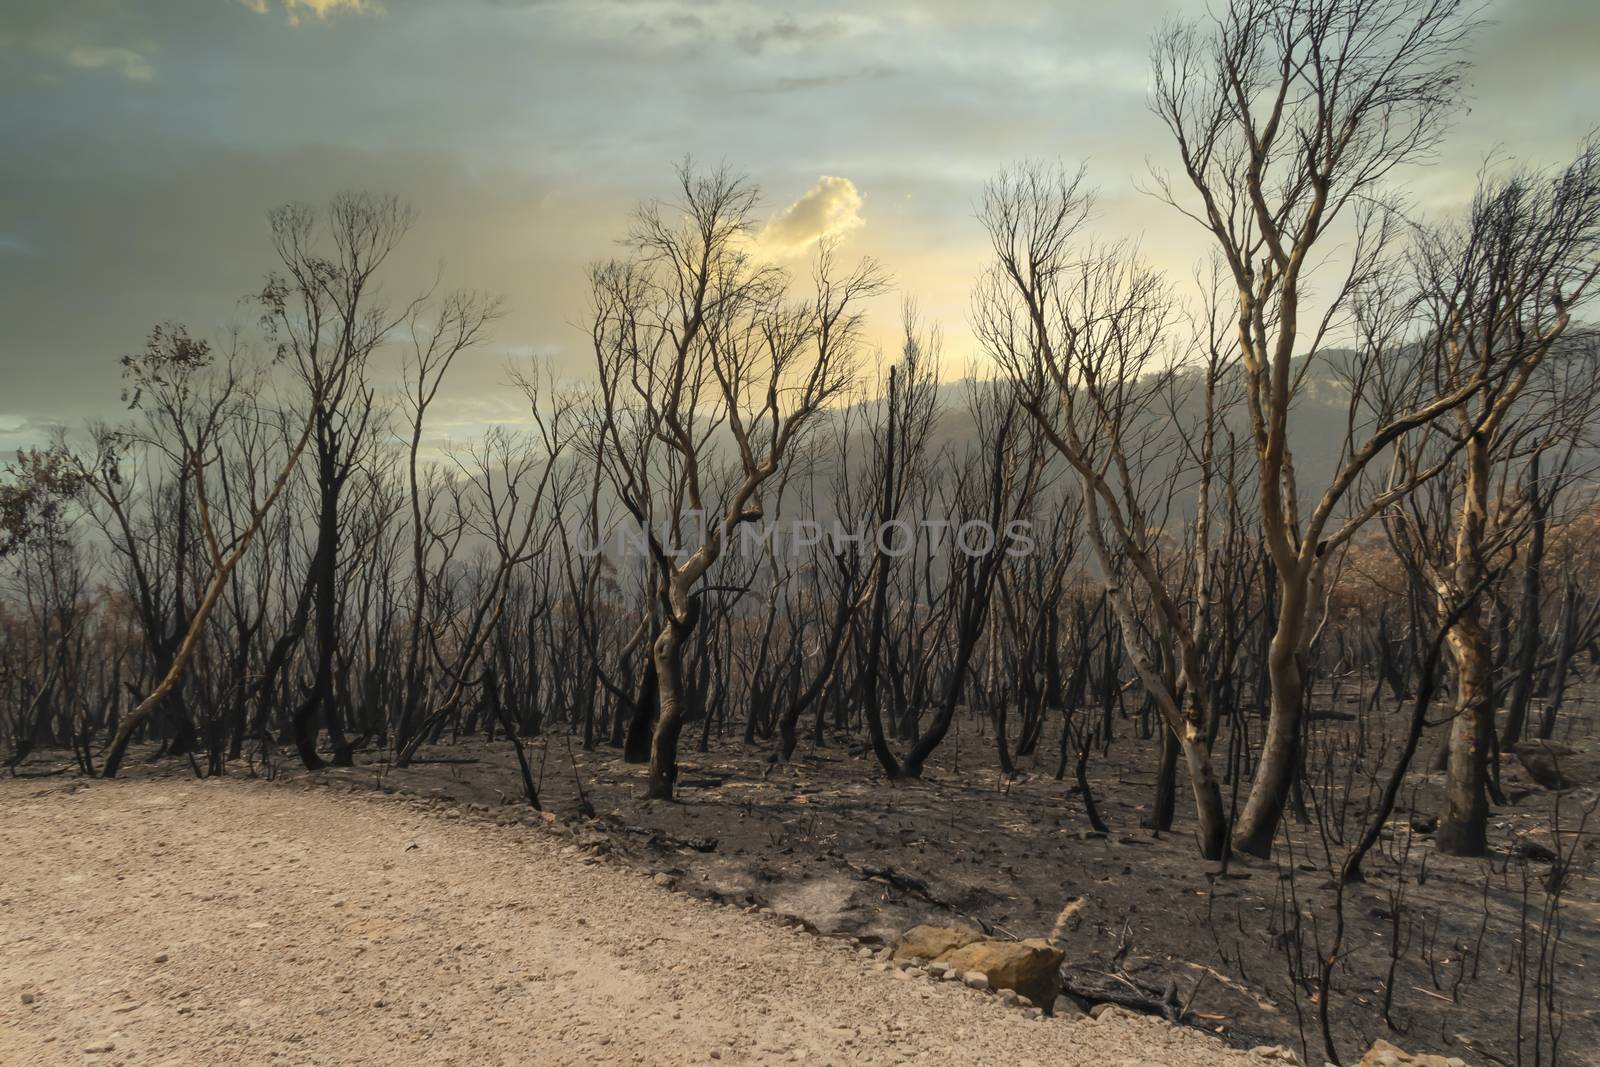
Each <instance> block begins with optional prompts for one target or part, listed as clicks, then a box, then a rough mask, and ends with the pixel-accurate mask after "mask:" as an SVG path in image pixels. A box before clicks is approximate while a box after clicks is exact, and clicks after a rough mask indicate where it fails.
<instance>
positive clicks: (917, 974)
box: [905, 967, 928, 978]
mask: <svg viewBox="0 0 1600 1067" xmlns="http://www.w3.org/2000/svg"><path fill="white" fill-rule="evenodd" d="M927 973H928V972H927V971H925V970H923V969H922V968H921V967H907V968H906V969H905V976H906V977H907V978H921V977H923V976H924V975H926V974H927Z"/></svg>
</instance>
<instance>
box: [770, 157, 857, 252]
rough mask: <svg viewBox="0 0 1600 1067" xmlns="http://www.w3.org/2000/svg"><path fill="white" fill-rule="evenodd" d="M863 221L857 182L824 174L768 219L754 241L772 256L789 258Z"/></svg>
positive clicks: (843, 233)
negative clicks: (802, 193)
mask: <svg viewBox="0 0 1600 1067" xmlns="http://www.w3.org/2000/svg"><path fill="white" fill-rule="evenodd" d="M865 222H866V220H865V219H863V218H862V217H861V191H860V190H859V189H857V188H856V183H855V182H853V181H851V180H850V179H849V178H835V177H831V176H829V175H823V176H822V177H821V178H819V179H817V184H815V185H813V186H812V187H811V188H810V189H808V190H806V192H805V194H804V195H803V196H801V197H800V199H798V200H796V201H795V202H794V203H792V204H790V205H789V206H788V207H786V208H784V209H783V210H782V211H780V212H778V213H777V214H776V215H774V216H772V218H770V219H768V220H767V224H766V225H765V226H763V227H762V228H761V232H760V233H759V234H757V235H756V243H757V244H759V245H760V247H761V249H762V251H763V252H765V253H767V254H768V255H770V256H772V257H773V258H774V259H789V258H792V257H794V256H797V255H799V254H801V253H802V252H804V251H806V250H807V249H809V248H811V247H812V246H813V245H815V244H816V243H817V242H818V241H822V240H828V239H832V238H838V237H843V236H845V235H846V234H848V233H851V232H853V231H855V230H858V229H860V228H861V227H862V226H863V225H864V224H865Z"/></svg>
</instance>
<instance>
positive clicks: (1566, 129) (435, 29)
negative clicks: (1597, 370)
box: [0, 0, 1600, 456]
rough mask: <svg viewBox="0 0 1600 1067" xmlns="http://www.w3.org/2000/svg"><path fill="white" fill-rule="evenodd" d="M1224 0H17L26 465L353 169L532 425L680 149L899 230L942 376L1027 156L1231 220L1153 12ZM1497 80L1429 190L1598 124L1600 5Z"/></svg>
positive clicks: (784, 254) (11, 291) (4, 207)
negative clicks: (1183, 104) (33, 450)
mask: <svg viewBox="0 0 1600 1067" xmlns="http://www.w3.org/2000/svg"><path fill="white" fill-rule="evenodd" d="M1203 11H1204V3H1203V0H1122V2H1121V3H1106V2H1105V0H988V2H985V3H974V2H971V0H808V2H805V3H787V4H782V3H767V2H764V0H739V2H736V0H449V2H446V0H381V2H380V0H4V2H3V3H0V101H3V106H0V456H4V455H7V454H9V452H10V451H11V449H13V448H16V447H20V446H22V445H25V444H29V443H35V442H38V441H40V440H42V438H43V437H44V435H45V434H46V433H47V431H48V428H49V427H50V426H52V425H56V424H62V423H64V424H67V425H76V424H80V423H81V422H82V421H83V420H85V419H87V418H95V417H106V416H113V417H114V416H115V415H116V414H117V413H118V412H119V410H120V405H119V402H118V396H119V392H120V385H121V383H120V381H119V378H118V373H117V369H116V360H117V357H118V356H119V355H121V354H123V353H126V352H131V351H135V350H137V349H138V348H139V347H140V346H141V344H142V343H143V339H144V337H145V336H146V334H147V333H148V331H149V329H150V328H151V326H153V325H154V324H156V323H158V322H163V321H180V322H184V323H187V324H188V325H189V326H190V328H191V330H192V331H193V332H195V333H197V334H202V335H210V334H215V333H218V332H220V331H222V330H224V329H226V328H228V327H229V326H230V325H234V324H249V323H250V322H252V321H253V320H254V315H253V314H252V312H251V311H250V309H249V305H248V303H247V302H245V301H244V298H245V297H247V296H248V295H249V294H250V293H252V292H256V291H259V289H260V285H261V281H262V279H263V277H264V276H265V274H266V273H267V271H269V270H270V269H271V268H272V266H273V259H272V253H271V250H270V247H269V245H268V241H267V227H266V215H267V212H268V211H269V210H270V209H271V208H273V207H274V206H277V205H279V204H282V203H286V202H289V201H309V202H318V201H323V200H326V199H327V197H329V196H330V195H332V194H333V193H335V192H337V191H339V190H342V189H364V190H372V191H376V192H385V193H395V194H398V195H399V196H401V197H402V198H404V199H406V200H408V201H409V202H410V203H411V204H412V205H413V206H414V207H415V208H416V209H417V211H418V213H419V221H418V223H417V225H416V227H415V228H414V230H413V231H412V233H411V234H410V236H409V237H408V238H407V240H406V242H405V244H404V245H403V246H402V248H401V251H400V253H399V254H398V256H397V258H396V260H395V261H394V269H393V270H392V271H391V272H390V274H389V276H388V279H387V281H386V287H387V290H388V291H389V292H390V293H392V294H394V295H396V296H401V295H405V294H407V293H409V292H411V291H413V290H415V289H416V288H418V287H420V286H424V285H426V284H427V283H428V282H429V281H430V280H431V279H432V278H434V277H435V275H436V273H437V272H438V271H439V270H440V269H441V265H442V270H443V277H444V280H445V284H446V285H447V286H449V287H458V286H460V287H469V288H478V289H483V290H487V291H490V292H493V293H496V294H501V295H503V297H504V299H505V303H506V308H507V314H506V315H505V317H504V318H503V319H502V320H500V321H499V322H498V323H497V325H496V328H495V331H494V335H493V339H492V342H491V343H490V344H488V345H486V346H485V347H484V348H483V349H482V350H480V351H478V352H476V353H474V354H473V355H472V356H471V357H470V359H467V360H465V361H464V362H463V363H462V364H461V365H460V366H459V367H458V370H457V372H456V374H455V377H454V379H453V380H452V382H451V385H450V389H449V391H448V395H447V396H445V397H443V398H442V400H441V403H440V406H439V412H440V417H441V418H442V419H443V421H444V423H445V425H446V426H447V427H459V428H463V429H465V428H467V427H471V426H475V425H482V424H484V423H486V422H491V421H496V420H499V419H502V418H508V417H513V408H512V406H511V404H512V402H511V401H510V400H509V398H508V392H507V390H505V389H504V388H502V387H501V386H500V383H501V381H502V380H503V376H504V366H505V363H506V361H507V359H521V358H525V357H527V356H530V355H537V356H539V357H542V358H545V359H547V360H548V362H549V364H550V366H551V367H552V368H554V369H555V370H556V372H557V373H558V374H561V375H563V376H579V375H581V374H583V373H584V372H585V370H586V360H587V359H588V358H589V357H588V354H587V352H586V350H585V348H584V334H583V332H582V328H581V326H580V324H579V320H580V319H581V317H582V315H583V310H584V306H585V292H584V272H585V268H586V266H587V265H588V264H590V263H592V262H594V261H597V260H601V259H605V258H607V257H609V256H612V255H615V254H617V253H618V252H619V251H620V249H619V246H618V243H617V242H618V239H619V238H620V237H622V236H623V234H624V232H625V230H626V226H627V220H628V215H629V212H630V211H631V210H632V209H633V207H634V206H635V205H636V204H637V203H638V202H639V201H640V200H641V199H643V198H647V197H654V196H665V195H669V194H670V193H671V191H672V184H673V165H674V163H675V162H676V161H678V160H680V159H681V158H683V157H684V156H685V155H688V156H692V157H693V158H695V159H696V160H698V161H701V162H704V163H707V164H717V163H725V164H726V165H728V166H729V167H731V168H733V169H734V170H736V171H740V172H744V173H747V174H748V175H749V176H750V177H751V179H752V180H753V181H754V182H756V183H757V184H758V185H759V186H760V188H761V190H762V212H763V219H764V222H763V229H762V232H761V237H762V240H763V242H764V243H765V245H766V246H767V247H768V249H769V250H770V251H771V253H772V254H773V255H774V256H777V257H779V258H783V259H785V260H787V261H792V262H793V263H795V264H796V265H797V266H798V267H800V268H802V269H803V267H804V264H805V257H806V256H807V254H808V253H809V251H810V250H812V249H813V248H814V246H815V242H816V240H817V239H818V238H819V237H820V236H823V235H829V236H831V237H834V238H837V239H838V240H839V241H840V254H841V256H844V257H846V258H851V257H854V256H858V255H870V256H873V257H874V258H876V259H877V260H879V261H880V262H881V263H882V264H883V265H884V267H886V268H887V269H888V270H889V272H890V273H891V274H892V275H893V278H894V281H895V291H894V292H893V293H892V294H890V295H888V296H885V297H884V298H882V299H880V301H879V303H878V305H877V306H875V307H874V308H873V309H872V311H873V317H874V322H875V324H876V326H875V332H874V334H873V336H874V338H875V339H877V340H879V341H881V342H882V343H884V344H891V343H892V336H893V331H894V329H895V327H896V323H897V320H898V315H899V311H898V302H899V301H900V300H901V299H903V298H907V297H910V298H914V299H915V300H916V301H917V303H918V306H919V308H920V310H921V311H922V313H923V314H924V315H925V316H926V317H928V318H929V319H932V320H935V321H937V322H938V323H939V324H940V325H941V327H942V329H943V331H944V335H945V342H946V343H945V347H946V352H945V361H946V366H947V368H956V369H959V368H961V367H962V366H965V365H967V363H968V362H969V361H970V360H973V359H975V358H977V346H976V344H975V342H974V341H973V339H972V336H971V332H970V329H969V328H968V325H967V315H968V305H969V294H970V291H971V287H972V283H973V281H974V279H975V278H976V276H977V275H978V273H979V271H980V270H981V269H982V267H983V265H984V249H985V242H984V237H983V233H982V231H981V229H980V228H979V226H978V224H977V222H976V220H975V217H974V205H975V203H976V201H977V198H978V196H979V194H980V192H981V189H982V186H983V183H984V182H985V180H986V179H988V178H989V177H991V176H993V175H994V174H995V173H996V172H997V171H998V170H1000V169H1001V168H1002V167H1004V166H1006V165H1007V164H1009V163H1014V162H1017V161H1020V160H1025V159H1048V160H1054V159H1059V160H1061V161H1063V162H1065V163H1066V164H1068V165H1069V166H1074V167H1075V166H1077V165H1079V164H1080V163H1083V164H1086V165H1087V166H1088V170H1089V176H1090V180H1091V182H1092V183H1093V184H1095V185H1096V186H1098V187H1099V189H1100V211H1099V217H1098V220H1097V226H1099V227H1101V228H1103V229H1105V230H1107V231H1110V232H1115V233H1118V234H1121V235H1127V236H1130V237H1135V238H1138V239H1139V240H1140V241H1141V243H1142V246H1143V248H1144V250H1145V252H1146V253H1147V254H1148V255H1149V256H1150V257H1151V258H1153V259H1154V260H1155V261H1156V262H1158V263H1159V264H1161V265H1162V266H1164V267H1166V268H1167V269H1169V270H1171V271H1173V272H1174V273H1175V274H1177V275H1183V276H1186V275H1187V274H1188V272H1189V270H1190V269H1191V266H1192V265H1193V264H1194V263H1195V262H1196V261H1197V260H1198V259H1199V258H1200V257H1201V256H1202V255H1204V253H1205V248H1206V246H1205V243H1204V240H1203V235H1202V234H1201V233H1200V232H1199V231H1198V229H1197V228H1196V227H1195V226H1194V224H1192V223H1190V222H1187V221H1186V220H1184V219H1182V218H1181V217H1180V216H1178V215H1177V214H1176V213H1175V212H1174V211H1172V209H1170V208H1168V207H1166V206H1164V205H1162V204H1160V203H1159V202H1157V201H1156V200H1154V199H1153V198H1151V197H1150V196H1148V195H1146V194H1144V193H1142V192H1141V191H1140V189H1139V185H1140V180H1141V179H1142V178H1144V177H1145V176H1146V175H1148V173H1149V167H1150V165H1151V164H1155V165H1157V166H1170V165H1171V164H1172V162H1173V159H1174V152H1173V149H1172V146H1171V144H1170V141H1169V140H1168V139H1167V138H1166V137H1165V136H1164V131H1163V130H1162V128H1161V127H1160V125H1159V123H1158V122H1157V120H1156V119H1155V118H1154V117H1153V116H1152V115H1151V114H1150V113H1149V110H1148V107H1147V90H1148V85H1149V62H1148V49H1149V39H1150V35H1151V33H1152V32H1153V31H1154V30H1156V29H1157V28H1158V27H1159V25H1160V24H1161V22H1162V21H1163V20H1164V19H1165V18H1167V17H1169V16H1171V15H1174V14H1179V15H1193V14H1198V13H1201V12H1203ZM1485 14H1486V16H1487V17H1488V19H1489V20H1490V22H1489V24H1488V25H1487V26H1485V27H1484V29H1482V30H1481V31H1480V33H1479V35H1478V37H1477V40H1476V46H1475V49H1474V59H1475V66H1474V69H1473V72H1472V77H1471V87H1470V92H1469V106H1468V107H1467V108H1466V109H1464V111H1463V112H1462V114H1461V115H1460V116H1459V117H1458V119H1457V121H1456V124H1455V128H1454V131H1453V133H1452V135H1451V138H1450V140H1449V142H1448V144H1447V147H1446V148H1445V149H1444V150H1443V151H1442V152H1441V154H1440V156H1439V158H1438V160H1437V161H1436V162H1435V163H1433V164H1432V165H1431V166H1430V167H1428V168H1427V169H1426V170H1423V171H1419V172H1417V173H1416V174H1413V175H1410V176H1409V177H1408V180H1409V181H1410V182H1411V184H1412V187H1413V189H1414V195H1415V198H1416V200H1417V202H1418V205H1419V209H1421V210H1425V211H1439V212H1445V211H1449V210H1452V209H1455V208H1459V207H1460V206H1461V205H1462V204H1463V203H1464V202H1465V200H1466V198H1467V197H1468V196H1469V195H1470V193H1471V190H1472V187H1473V184H1474V180H1475V176H1476V174H1477V173H1478V171H1479V170H1480V168H1481V167H1482V166H1483V164H1484V161H1485V160H1486V159H1489V158H1494V159H1501V160H1505V159H1512V160H1518V161H1526V162H1529V163H1536V164H1554V163H1557V162H1560V161H1562V160H1563V159H1565V158H1569V157H1570V156H1571V154H1572V153H1573V151H1574V149H1575V147H1576V145H1577V142H1578V140H1579V139H1580V138H1581V137H1582V136H1583V135H1584V134H1585V133H1586V132H1587V131H1588V130H1589V129H1590V128H1592V127H1593V126H1595V125H1596V124H1597V120H1600V108H1597V107H1596V106H1595V103H1594V101H1595V100H1596V99H1600V63H1596V62H1595V58H1594V51H1595V48H1596V46H1597V45H1600V4H1597V3H1595V2H1594V0H1492V2H1491V3H1490V4H1489V5H1488V7H1487V9H1486V11H1485Z"/></svg>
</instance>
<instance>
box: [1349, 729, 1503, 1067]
mask: <svg viewBox="0 0 1600 1067" xmlns="http://www.w3.org/2000/svg"><path fill="white" fill-rule="evenodd" d="M1518 747H1521V746H1518ZM1356 1067H1467V1062H1466V1061H1465V1060H1461V1059H1457V1058H1456V1057H1454V1056H1433V1055H1428V1054H1423V1055H1419V1056H1413V1055H1411V1054H1410V1053H1408V1052H1405V1051H1404V1050H1402V1049H1399V1048H1396V1047H1395V1046H1394V1045H1391V1044H1389V1042H1387V1041H1382V1040H1380V1041H1374V1042H1373V1043H1372V1047H1371V1048H1370V1049H1368V1050H1367V1054H1366V1055H1365V1056H1363V1057H1361V1062H1360V1063H1359V1064H1357V1065H1356Z"/></svg>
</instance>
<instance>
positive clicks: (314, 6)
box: [239, 0, 382, 26]
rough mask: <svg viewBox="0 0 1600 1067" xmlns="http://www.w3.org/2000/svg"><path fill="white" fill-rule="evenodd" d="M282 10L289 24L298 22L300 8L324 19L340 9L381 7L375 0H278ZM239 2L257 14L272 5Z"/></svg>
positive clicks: (360, 11) (258, 0)
mask: <svg viewBox="0 0 1600 1067" xmlns="http://www.w3.org/2000/svg"><path fill="white" fill-rule="evenodd" d="M280 2H281V3H282V4H283V9H284V11H286V12H288V15H289V25H291V26H298V25H299V24H300V12H301V11H302V10H304V11H306V12H307V13H309V14H311V15H313V16H315V17H316V18H318V19H326V18H327V17H328V16H329V15H331V14H333V13H335V12H337V11H340V10H345V11H351V12H355V13H357V14H366V13H369V12H375V11H381V10H382V7H381V6H380V5H379V4H378V2H377V0H280ZM239 3H241V4H243V5H244V6H245V7H247V8H249V9H250V10H251V11H254V12H255V13H256V14H258V15H265V14H266V13H267V11H268V9H269V8H270V7H271V6H272V2H271V0H239Z"/></svg>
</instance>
